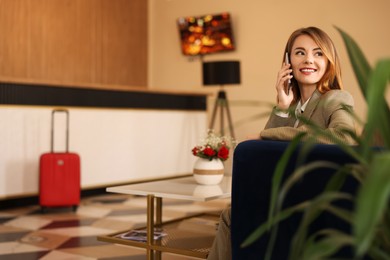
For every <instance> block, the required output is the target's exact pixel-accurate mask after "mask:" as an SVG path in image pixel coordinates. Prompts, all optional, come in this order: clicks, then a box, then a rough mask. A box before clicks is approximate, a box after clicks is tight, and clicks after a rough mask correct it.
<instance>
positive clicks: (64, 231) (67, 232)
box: [45, 227, 112, 237]
mask: <svg viewBox="0 0 390 260" xmlns="http://www.w3.org/2000/svg"><path fill="white" fill-rule="evenodd" d="M45 232H46V233H50V234H57V235H63V236H69V237H83V236H98V235H102V234H107V233H112V230H110V229H104V228H95V227H70V228H54V229H46V230H45Z"/></svg>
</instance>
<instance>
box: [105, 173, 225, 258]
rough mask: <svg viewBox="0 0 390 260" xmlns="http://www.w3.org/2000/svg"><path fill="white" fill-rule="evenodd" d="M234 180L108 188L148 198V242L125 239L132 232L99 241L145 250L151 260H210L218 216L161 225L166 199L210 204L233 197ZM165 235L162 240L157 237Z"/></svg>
mask: <svg viewBox="0 0 390 260" xmlns="http://www.w3.org/2000/svg"><path fill="white" fill-rule="evenodd" d="M231 181H232V178H231V176H225V177H224V178H223V180H222V182H221V183H220V184H218V185H212V186H205V185H198V184H197V183H196V182H195V179H194V178H193V177H192V176H186V177H180V178H174V179H168V180H161V181H150V182H145V183H139V184H130V185H122V186H115V187H108V188H107V189H106V190H107V192H113V193H120V194H131V195H141V196H146V197H147V220H146V227H144V228H139V229H137V231H142V232H145V236H144V238H145V240H142V241H137V240H135V239H133V238H131V239H129V238H126V237H125V236H124V235H125V234H127V233H128V232H129V231H130V230H125V231H121V232H116V233H114V234H109V235H105V236H99V237H98V240H99V241H104V242H110V243H115V244H122V245H128V246H134V247H140V248H145V249H146V255H147V259H148V260H154V259H161V253H162V252H169V253H174V254H180V255H187V256H192V257H198V258H207V255H208V253H209V251H210V248H211V245H212V243H213V241H214V238H215V235H216V227H217V224H218V221H219V214H212V213H201V214H196V215H191V216H187V217H183V218H178V219H175V220H171V221H167V222H162V212H163V210H162V206H163V202H162V199H163V198H169V199H178V200H190V201H210V200H215V199H223V198H229V197H230V196H231ZM159 232H162V234H163V236H162V237H160V238H158V239H155V238H154V236H155V235H158V234H159Z"/></svg>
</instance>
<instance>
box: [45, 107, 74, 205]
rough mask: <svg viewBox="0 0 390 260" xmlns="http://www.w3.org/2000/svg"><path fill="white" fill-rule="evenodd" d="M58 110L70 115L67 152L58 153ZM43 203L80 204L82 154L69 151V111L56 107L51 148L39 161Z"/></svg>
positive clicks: (67, 122) (52, 119)
mask: <svg viewBox="0 0 390 260" xmlns="http://www.w3.org/2000/svg"><path fill="white" fill-rule="evenodd" d="M57 112H63V113H65V114H66V151H65V152H58V153H56V152H54V117H55V114H56V113H57ZM39 168H40V169H39V170H40V172H39V204H40V206H41V209H42V212H44V210H45V207H60V206H72V207H73V210H74V211H75V210H76V209H77V206H78V205H79V203H80V157H79V155H78V154H76V153H71V152H69V112H68V110H66V109H55V110H53V111H52V114H51V151H50V152H49V153H44V154H42V155H41V157H40V161H39Z"/></svg>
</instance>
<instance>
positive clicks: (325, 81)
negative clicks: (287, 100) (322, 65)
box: [283, 27, 343, 100]
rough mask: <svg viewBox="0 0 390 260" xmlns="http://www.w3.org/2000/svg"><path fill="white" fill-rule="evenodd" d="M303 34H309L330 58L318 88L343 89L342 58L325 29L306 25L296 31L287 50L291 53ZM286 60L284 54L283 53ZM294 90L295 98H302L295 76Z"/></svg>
mask: <svg viewBox="0 0 390 260" xmlns="http://www.w3.org/2000/svg"><path fill="white" fill-rule="evenodd" d="M301 35H308V36H309V37H311V38H312V39H313V40H314V42H315V43H316V44H317V45H318V47H320V49H321V50H322V52H323V54H324V55H325V57H326V58H327V59H328V61H329V62H328V66H327V68H326V71H325V74H324V76H323V77H322V78H321V80H320V81H319V82H318V84H317V89H318V91H320V92H321V93H325V92H327V91H329V90H331V89H343V83H342V81H341V67H340V59H339V57H338V54H337V51H336V47H335V46H334V44H333V41H332V39H331V38H330V37H329V36H328V34H326V33H325V32H324V31H322V30H321V29H319V28H317V27H306V28H301V29H298V30H296V31H294V32H293V33H292V34H291V36H290V38H289V39H288V41H287V44H286V48H285V52H288V53H289V55H290V53H291V50H292V47H293V44H294V42H295V40H296V39H297V38H298V37H299V36H301ZM283 60H284V55H283ZM291 84H292V90H293V92H294V97H295V98H294V99H295V100H299V99H300V96H301V95H300V91H299V87H298V82H297V81H296V80H295V79H294V78H293V79H292V80H291Z"/></svg>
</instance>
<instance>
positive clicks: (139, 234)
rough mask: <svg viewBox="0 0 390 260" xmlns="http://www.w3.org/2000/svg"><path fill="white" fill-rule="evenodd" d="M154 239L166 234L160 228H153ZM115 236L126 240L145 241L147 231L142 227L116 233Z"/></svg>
mask: <svg viewBox="0 0 390 260" xmlns="http://www.w3.org/2000/svg"><path fill="white" fill-rule="evenodd" d="M153 235H154V240H158V239H161V238H162V237H164V236H166V235H167V234H166V233H165V232H163V231H162V230H161V229H155V230H154V233H153ZM116 237H118V238H121V239H127V240H134V241H140V242H146V240H147V231H146V230H144V229H141V230H138V229H134V230H130V231H128V232H126V233H121V234H119V235H117V236H116Z"/></svg>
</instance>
